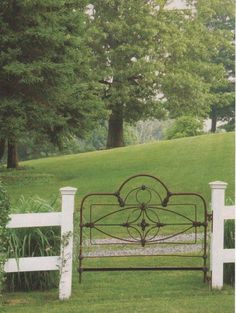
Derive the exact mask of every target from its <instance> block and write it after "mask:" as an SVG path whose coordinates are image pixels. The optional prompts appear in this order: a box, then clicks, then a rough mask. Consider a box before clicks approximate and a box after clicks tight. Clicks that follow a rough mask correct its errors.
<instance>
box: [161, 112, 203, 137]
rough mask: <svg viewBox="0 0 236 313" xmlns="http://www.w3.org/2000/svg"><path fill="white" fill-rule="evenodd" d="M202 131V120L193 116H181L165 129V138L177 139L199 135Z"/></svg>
mask: <svg viewBox="0 0 236 313" xmlns="http://www.w3.org/2000/svg"><path fill="white" fill-rule="evenodd" d="M202 132H203V121H201V120H199V119H197V118H195V117H193V116H181V117H179V118H177V119H176V120H175V121H174V123H173V125H171V127H170V128H168V129H167V131H166V139H177V138H181V137H191V136H197V135H201V134H202Z"/></svg>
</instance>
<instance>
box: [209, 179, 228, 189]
mask: <svg viewBox="0 0 236 313" xmlns="http://www.w3.org/2000/svg"><path fill="white" fill-rule="evenodd" d="M209 186H210V188H211V189H226V188H227V186H228V183H226V182H223V181H213V182H211V183H209Z"/></svg>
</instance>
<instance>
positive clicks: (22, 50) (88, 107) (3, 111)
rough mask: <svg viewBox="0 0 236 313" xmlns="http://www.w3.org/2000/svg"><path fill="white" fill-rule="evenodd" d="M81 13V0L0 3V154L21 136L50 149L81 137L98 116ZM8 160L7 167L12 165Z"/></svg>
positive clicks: (93, 79) (83, 5)
mask: <svg viewBox="0 0 236 313" xmlns="http://www.w3.org/2000/svg"><path fill="white" fill-rule="evenodd" d="M84 10H85V1H79V2H78V1H72V0H70V1H69V0H68V1H62V0H60V1H58V0H55V1H33V0H31V1H15V0H14V1H13V0H11V1H5V0H3V1H1V3H0V28H1V40H0V49H1V54H0V68H1V71H0V85H1V90H0V140H1V143H2V150H3V147H4V144H5V142H6V141H8V148H9V149H8V150H9V151H11V146H13V148H14V149H15V144H16V142H17V140H18V139H19V138H20V137H21V136H24V135H25V134H27V135H30V136H37V137H39V138H41V139H42V138H45V139H47V140H50V141H51V142H53V143H55V144H59V143H60V138H61V136H63V135H65V134H68V133H71V132H73V133H76V135H77V136H79V137H81V136H83V134H84V132H85V131H86V130H87V129H88V128H89V127H91V125H92V124H93V122H94V120H96V119H97V117H98V115H99V114H100V108H101V105H102V102H101V101H100V100H99V97H98V94H99V86H98V85H97V83H96V75H95V74H94V73H93V72H92V66H93V65H92V64H93V57H92V55H91V52H90V51H89V49H88V47H87V45H86V36H85V34H86V19H87V16H86V15H85V14H84ZM14 149H13V150H14ZM10 156H12V153H10ZM12 157H13V159H12V160H11V158H10V159H9V160H8V167H15V166H16V165H17V164H16V160H15V159H14V156H12Z"/></svg>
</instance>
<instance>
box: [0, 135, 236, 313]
mask: <svg viewBox="0 0 236 313" xmlns="http://www.w3.org/2000/svg"><path fill="white" fill-rule="evenodd" d="M21 166H22V169H21V170H19V171H10V172H6V171H5V170H3V171H1V172H0V178H2V179H3V180H4V181H5V182H6V184H7V189H8V191H9V194H10V198H11V202H12V203H13V204H15V203H17V201H18V199H19V197H20V196H21V195H24V197H26V198H27V197H30V196H35V195H38V196H40V197H42V198H44V199H46V198H51V197H52V196H53V195H54V196H55V195H59V191H58V190H59V188H61V187H62V186H73V187H77V188H78V197H77V208H78V206H79V203H80V200H81V198H82V197H83V196H84V195H85V194H87V193H89V192H92V191H93V192H94V191H97V192H104V191H106V192H114V191H116V189H118V187H119V185H120V184H121V183H122V182H123V181H124V180H125V179H126V178H128V177H129V176H131V175H134V174H137V173H148V174H152V175H155V176H157V177H159V178H160V179H161V180H163V182H164V183H165V184H166V185H167V186H168V187H169V189H170V190H171V191H173V192H183V191H184V192H199V193H201V194H202V195H203V196H204V197H205V198H206V200H207V204H209V202H210V189H209V187H208V183H209V182H211V181H215V180H222V181H226V182H228V184H229V186H228V188H227V197H228V198H229V199H232V200H233V196H234V134H233V133H225V134H215V135H204V136H199V137H192V138H183V139H178V140H173V141H163V142H155V143H150V144H145V145H138V146H131V147H125V148H119V149H113V150H109V151H97V152H90V153H83V154H78V155H70V156H62V157H53V158H45V159H39V160H33V161H27V162H22V163H21ZM229 201H230V200H229ZM76 220H78V209H77V211H76ZM77 229H78V228H77V227H76V231H77ZM142 260H143V259H142ZM181 260H182V259H181V258H174V259H172V261H173V262H174V263H178V264H179V265H181V262H182V261H181ZM139 261H140V260H139V258H136V260H135V261H132V259H131V258H129V259H128V258H122V260H119V261H118V262H120V264H121V263H122V265H123V266H127V267H128V266H131V265H134V264H135V262H139ZM94 262H95V266H96V265H97V264H100V263H99V262H102V261H101V260H99V261H98V260H97V261H94ZM106 262H108V264H112V262H113V261H112V259H109V260H106ZM109 262H110V263H109ZM140 262H141V261H140ZM155 262H156V263H158V262H163V261H160V260H159V259H158V258H145V265H146V266H148V265H150V266H151V265H153V264H156V263H155ZM191 262H193V263H192V264H194V262H195V260H194V261H191ZM76 267H77V262H76V263H75V267H74V268H75V269H76ZM4 309H5V311H6V312H12V313H13V312H14V313H17V312H24V313H28V312H44V313H45V312H46V313H47V312H50V313H54V312H55V313H56V312H68V313H70V312H71V313H73V312H83V313H90V312H94V313H95V312H96V313H100V312H103V313H109V312H111V313H116V312H117V313H118V312H126V313H135V312H137V313H145V312H150V313H152V312H158V313H162V312H163V313H164V312H168V313H190V312H191V313H192V312H193V313H233V311H234V290H233V288H231V287H229V286H225V287H224V289H223V290H222V291H211V290H210V289H209V287H208V285H207V284H204V283H203V282H202V273H201V272H183V271H182V272H180V271H178V272H116V273H112V272H106V273H97V272H94V273H84V274H83V281H82V284H81V285H80V284H79V283H78V273H77V272H76V271H75V273H74V275H73V294H72V297H71V299H70V300H69V301H65V302H60V301H58V290H56V289H55V290H50V291H47V292H27V293H23V292H16V293H7V294H5V305H4ZM0 311H1V308H0Z"/></svg>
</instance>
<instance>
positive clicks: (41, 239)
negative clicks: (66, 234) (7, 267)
mask: <svg viewBox="0 0 236 313" xmlns="http://www.w3.org/2000/svg"><path fill="white" fill-rule="evenodd" d="M55 206H56V199H53V200H51V201H45V200H42V199H40V198H29V199H25V198H24V197H21V198H20V199H19V201H18V203H17V204H16V205H14V206H13V207H12V211H13V212H16V213H26V212H34V213H39V212H45V211H49V212H51V211H54V208H55ZM59 254H60V229H59V228H58V227H41V228H22V229H10V231H9V241H8V249H7V256H8V258H16V259H18V258H20V257H30V256H53V255H59ZM58 281H59V274H58V272H57V271H48V272H47V271H46V272H45V271H44V272H43V271H40V272H23V273H8V274H7V275H6V281H5V290H8V291H17V290H21V291H23V290H28V291H29V290H46V289H50V288H53V287H57V286H58Z"/></svg>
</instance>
